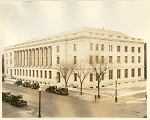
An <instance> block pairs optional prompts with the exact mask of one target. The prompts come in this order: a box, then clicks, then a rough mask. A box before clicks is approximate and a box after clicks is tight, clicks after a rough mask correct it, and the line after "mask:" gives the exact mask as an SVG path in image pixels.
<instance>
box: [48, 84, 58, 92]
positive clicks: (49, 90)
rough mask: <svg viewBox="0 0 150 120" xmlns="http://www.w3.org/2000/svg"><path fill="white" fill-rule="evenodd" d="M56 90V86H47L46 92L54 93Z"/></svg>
mask: <svg viewBox="0 0 150 120" xmlns="http://www.w3.org/2000/svg"><path fill="white" fill-rule="evenodd" d="M56 89H57V86H49V87H48V88H47V89H46V92H50V93H55V91H56Z"/></svg>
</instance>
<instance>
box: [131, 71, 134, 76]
mask: <svg viewBox="0 0 150 120" xmlns="http://www.w3.org/2000/svg"><path fill="white" fill-rule="evenodd" d="M131 77H134V69H131Z"/></svg>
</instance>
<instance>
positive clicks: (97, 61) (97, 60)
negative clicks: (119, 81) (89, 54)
mask: <svg viewBox="0 0 150 120" xmlns="http://www.w3.org/2000/svg"><path fill="white" fill-rule="evenodd" d="M95 59H96V64H98V63H99V58H98V56H95Z"/></svg>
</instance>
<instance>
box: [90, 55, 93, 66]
mask: <svg viewBox="0 0 150 120" xmlns="http://www.w3.org/2000/svg"><path fill="white" fill-rule="evenodd" d="M92 63H93V56H92V55H90V64H92Z"/></svg>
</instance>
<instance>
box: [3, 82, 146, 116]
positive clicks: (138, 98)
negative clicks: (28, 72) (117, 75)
mask: <svg viewBox="0 0 150 120" xmlns="http://www.w3.org/2000/svg"><path fill="white" fill-rule="evenodd" d="M2 91H10V92H11V94H15V95H19V94H20V95H23V99H24V100H26V101H27V102H28V103H27V106H20V107H15V106H12V105H10V103H9V102H2V117H3V118H33V117H34V118H36V117H38V114H39V91H38V90H36V89H31V88H25V87H19V86H17V85H12V84H8V83H2ZM41 93H42V95H41V117H42V118H49V117H101V118H110V117H111V118H114V117H116V118H143V117H144V116H145V115H147V100H146V99H145V94H146V92H141V93H136V94H133V95H127V96H122V97H119V98H118V102H117V103H115V102H114V97H105V96H103V97H102V98H101V99H99V102H97V103H93V101H87V100H83V99H80V98H77V97H72V96H70V95H68V96H66V95H57V94H53V93H47V92H45V91H42V92H41ZM69 94H70V92H69Z"/></svg>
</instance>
